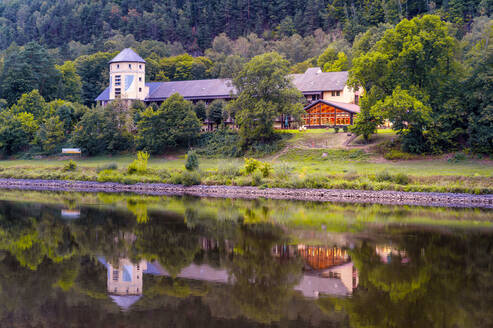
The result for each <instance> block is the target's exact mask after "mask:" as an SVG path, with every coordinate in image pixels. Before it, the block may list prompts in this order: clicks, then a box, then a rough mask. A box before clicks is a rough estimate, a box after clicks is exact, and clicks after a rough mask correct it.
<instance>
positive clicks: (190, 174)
mask: <svg viewBox="0 0 493 328" xmlns="http://www.w3.org/2000/svg"><path fill="white" fill-rule="evenodd" d="M180 180H181V181H180V182H181V184H182V185H184V186H186V187H188V186H194V185H199V184H200V183H201V182H202V179H201V177H200V173H199V172H198V171H184V172H183V173H182V174H181V176H180Z"/></svg>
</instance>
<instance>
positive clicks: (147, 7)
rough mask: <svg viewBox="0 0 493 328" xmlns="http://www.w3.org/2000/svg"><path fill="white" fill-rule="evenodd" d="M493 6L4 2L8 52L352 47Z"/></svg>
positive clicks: (331, 0) (360, 0) (0, 39)
mask: <svg viewBox="0 0 493 328" xmlns="http://www.w3.org/2000/svg"><path fill="white" fill-rule="evenodd" d="M491 10H493V1H492V0H437V1H431V0H272V1H264V0H166V1H160V0H145V1H144V0H113V1H111V0H2V1H1V2H0V49H5V48H7V47H8V46H9V45H10V44H11V43H12V42H15V43H16V44H18V45H23V44H25V43H27V42H29V41H32V40H37V41H39V42H40V43H41V44H43V45H45V46H46V47H48V48H58V47H61V48H63V51H66V49H65V48H66V47H67V44H68V43H69V42H70V41H75V42H78V43H81V44H84V45H87V44H91V45H92V46H93V47H94V50H103V49H102V48H101V46H102V44H103V43H104V41H105V40H107V39H110V38H112V37H114V36H116V35H127V34H132V35H133V36H134V37H135V39H136V40H137V41H142V40H157V41H163V42H170V43H173V42H179V43H181V44H182V45H183V46H184V47H185V49H186V50H188V51H191V52H197V53H200V52H203V51H204V50H205V49H206V48H208V47H210V46H211V43H212V40H213V39H214V37H215V36H217V35H219V34H220V33H226V34H227V35H228V36H229V37H230V38H232V39H236V38H238V37H240V36H245V35H247V34H249V33H251V32H253V33H256V34H257V35H258V36H261V37H263V38H264V39H272V38H280V37H283V36H291V35H292V34H295V33H298V34H300V35H302V36H306V35H310V34H312V33H313V31H315V30H316V29H319V28H321V29H323V30H324V31H329V30H332V31H333V30H342V31H344V35H345V37H346V39H347V40H348V41H352V40H353V39H354V37H355V36H356V35H357V34H358V33H360V32H364V31H365V30H366V29H367V28H368V27H370V26H376V25H378V24H380V23H389V24H396V23H398V22H399V21H400V20H401V19H402V18H412V17H414V16H416V15H420V14H424V13H434V14H438V15H440V16H441V17H443V18H444V19H446V20H448V21H450V22H453V23H454V24H457V27H458V28H459V30H460V31H459V32H460V33H464V32H465V31H466V30H467V29H468V27H469V24H470V22H471V20H472V18H473V17H475V16H479V15H489V14H490V13H491Z"/></svg>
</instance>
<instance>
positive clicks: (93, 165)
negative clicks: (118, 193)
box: [0, 130, 493, 194]
mask: <svg viewBox="0 0 493 328" xmlns="http://www.w3.org/2000/svg"><path fill="white" fill-rule="evenodd" d="M290 133H291V134H292V136H293V137H292V138H291V139H290V140H287V142H286V148H285V149H284V150H282V151H281V152H279V153H277V154H274V155H271V156H268V157H266V158H263V159H260V161H258V162H256V163H255V167H254V168H253V169H247V167H246V165H245V160H244V159H243V158H207V157H203V156H202V157H200V159H199V162H200V169H199V171H196V172H188V171H186V170H185V169H184V163H185V155H184V154H180V153H176V154H168V155H166V156H161V157H151V158H150V159H149V161H148V163H147V165H146V168H145V170H140V171H138V172H132V173H129V170H128V167H129V166H130V165H131V163H132V162H133V161H134V160H135V155H121V156H104V157H92V158H80V159H79V158H73V160H74V161H75V162H76V167H75V168H73V169H72V168H67V167H64V166H65V165H66V163H67V161H68V160H67V159H66V158H65V159H63V158H49V159H33V160H6V161H0V178H17V179H63V180H84V181H100V182H110V181H111V182H120V183H125V184H133V183H138V182H146V183H157V182H159V183H172V184H185V185H193V184H208V185H236V186H260V187H264V188H273V187H279V188H328V189H363V190H397V191H426V192H460V193H472V194H491V193H493V162H492V161H491V160H487V159H486V160H485V159H482V160H478V159H472V158H467V157H466V158H461V159H460V160H450V158H449V159H447V158H438V157H437V158H429V157H420V158H417V159H413V160H401V161H389V160H385V159H384V158H383V157H382V156H381V155H379V154H378V153H376V152H373V151H372V150H371V148H370V147H368V145H365V146H362V147H358V146H353V145H352V146H349V147H346V146H344V143H345V142H346V140H347V138H348V136H347V134H343V133H338V134H335V133H333V132H332V131H330V130H329V131H327V130H313V131H310V132H306V133H296V132H295V131H291V132H290ZM379 135H382V136H383V137H382V138H377V139H376V140H377V141H387V140H389V138H392V137H393V134H392V133H391V132H388V130H387V131H382V132H381V133H379Z"/></svg>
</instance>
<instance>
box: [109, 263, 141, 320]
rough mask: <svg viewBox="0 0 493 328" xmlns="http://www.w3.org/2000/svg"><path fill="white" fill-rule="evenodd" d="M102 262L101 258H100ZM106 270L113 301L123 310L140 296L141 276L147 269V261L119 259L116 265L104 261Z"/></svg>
mask: <svg viewBox="0 0 493 328" xmlns="http://www.w3.org/2000/svg"><path fill="white" fill-rule="evenodd" d="M100 261H101V262H102V260H101V259H100ZM104 264H105V265H106V268H107V270H108V280H107V287H108V293H109V294H110V297H111V298H112V299H113V301H114V302H115V303H116V304H117V305H118V306H119V307H120V308H121V309H122V310H124V311H126V310H128V309H129V308H130V307H131V306H132V304H134V303H135V302H137V301H138V300H139V299H140V297H141V296H142V285H143V283H142V278H143V274H144V271H145V270H147V262H146V261H140V262H139V263H138V264H133V263H132V262H130V261H129V260H128V259H120V260H119V261H118V265H117V266H113V265H112V264H110V263H106V262H104Z"/></svg>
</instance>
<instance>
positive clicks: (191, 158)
mask: <svg viewBox="0 0 493 328" xmlns="http://www.w3.org/2000/svg"><path fill="white" fill-rule="evenodd" d="M185 168H186V169H187V171H195V170H197V169H198V168H199V158H198V156H197V153H196V152H195V151H193V150H191V151H189V152H188V154H187V161H186V163H185Z"/></svg>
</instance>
